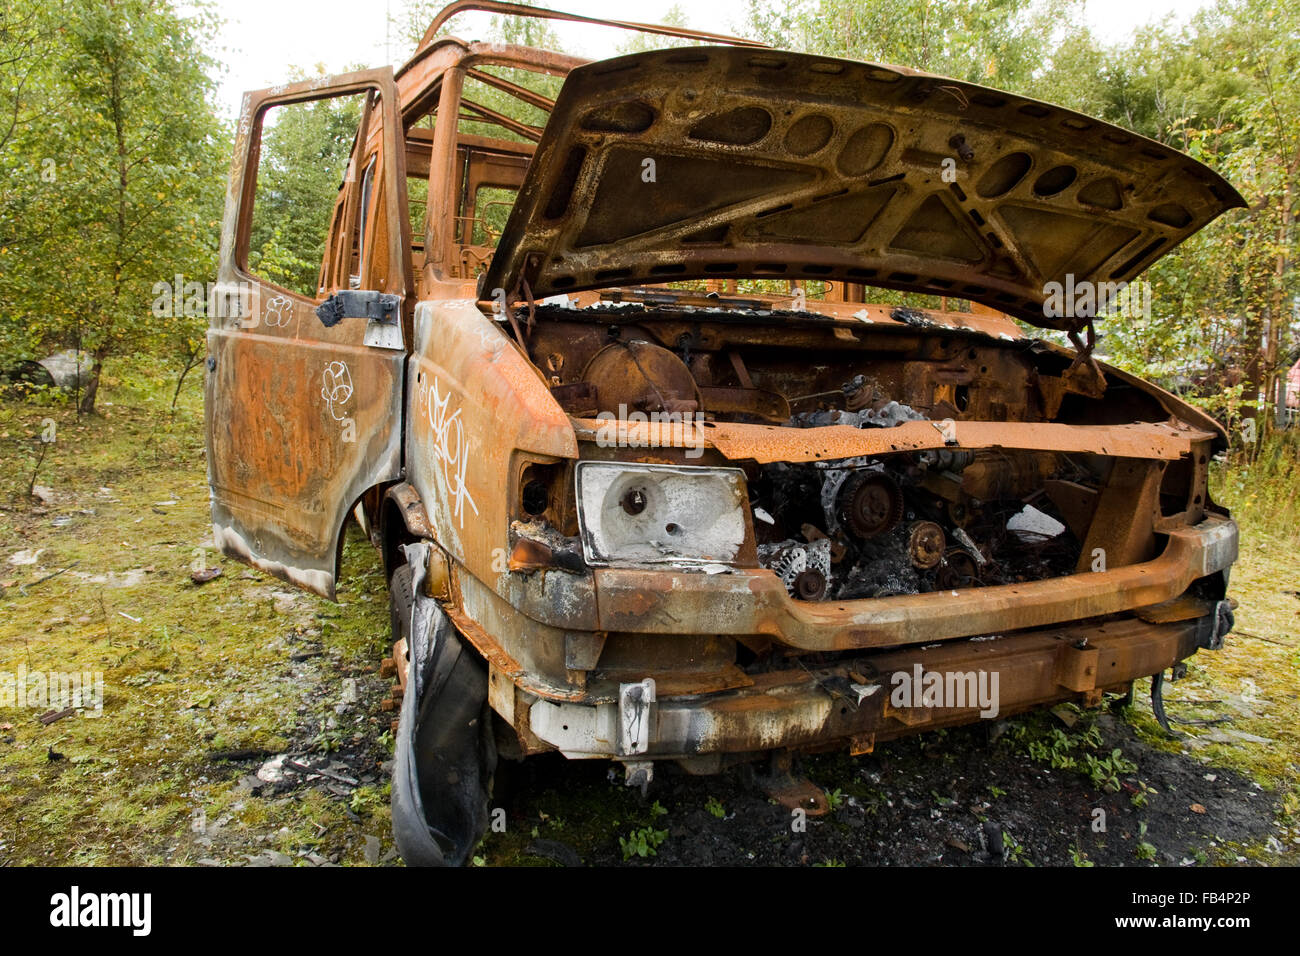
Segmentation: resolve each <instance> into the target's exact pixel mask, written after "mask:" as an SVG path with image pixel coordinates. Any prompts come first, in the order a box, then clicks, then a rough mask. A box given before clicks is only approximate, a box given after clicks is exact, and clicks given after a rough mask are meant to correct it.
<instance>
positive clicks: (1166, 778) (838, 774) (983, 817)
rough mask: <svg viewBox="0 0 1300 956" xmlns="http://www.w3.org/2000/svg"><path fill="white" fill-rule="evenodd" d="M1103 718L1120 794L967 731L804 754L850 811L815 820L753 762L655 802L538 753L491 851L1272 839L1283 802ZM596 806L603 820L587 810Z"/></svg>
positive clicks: (825, 855) (1086, 852)
mask: <svg viewBox="0 0 1300 956" xmlns="http://www.w3.org/2000/svg"><path fill="white" fill-rule="evenodd" d="M1034 719H1035V720H1036V721H1037V720H1041V719H1042V718H1041V717H1039V718H1034ZM1009 723H1011V722H1009ZM1098 725H1099V728H1100V730H1101V734H1102V739H1103V745H1104V747H1106V748H1108V749H1111V748H1116V747H1118V748H1120V749H1121V750H1122V751H1123V753H1124V754H1125V755H1126V756H1127V757H1128V758H1129V759H1130V760H1131V761H1132V762H1133V763H1135V764H1136V766H1137V770H1136V772H1135V773H1133V774H1132V775H1129V776H1126V777H1123V778H1121V779H1120V780H1119V785H1120V789H1119V791H1118V792H1113V791H1111V790H1108V789H1106V788H1102V787H1096V786H1093V785H1091V783H1090V781H1089V780H1088V779H1087V778H1085V777H1084V776H1082V775H1081V774H1079V773H1076V772H1073V771H1070V770H1059V769H1058V770H1053V769H1051V768H1050V767H1048V766H1046V765H1045V764H1044V763H1041V762H1039V761H1036V760H1034V759H1032V758H1029V757H1027V756H1025V755H1024V754H1023V753H1021V752H1020V751H1019V750H1018V748H1017V746H1016V745H1015V744H1014V743H1013V742H1011V741H1010V740H1009V738H1008V737H1007V735H1006V734H1002V735H999V736H998V737H997V739H991V738H992V737H994V736H995V734H994V733H990V728H985V727H970V728H961V729H957V730H951V731H948V732H946V733H942V734H928V735H924V736H921V737H917V738H912V739H909V740H902V741H896V742H893V743H889V744H885V745H882V746H881V747H879V748H878V749H877V751H876V752H875V753H874V754H871V755H869V756H864V757H860V758H852V757H848V756H839V755H836V756H829V755H828V756H818V757H812V758H809V759H807V760H805V761H804V763H803V770H804V772H805V773H806V775H807V776H808V777H809V778H810V779H812V780H813V781H814V782H816V783H818V784H820V785H821V786H823V787H826V788H828V789H829V790H830V791H831V792H832V794H833V802H834V803H835V804H836V805H837V806H836V809H835V810H833V811H832V812H831V813H830V814H829V815H827V816H825V817H822V818H814V817H809V818H807V819H806V821H802V822H803V823H804V824H805V825H804V826H803V827H802V828H801V827H800V825H799V824H800V821H798V820H797V819H796V818H795V817H794V816H793V815H792V812H791V811H790V810H787V809H785V808H784V807H781V806H778V805H776V804H775V803H773V802H772V801H770V800H769V799H768V798H767V797H766V796H765V795H764V794H763V793H762V792H761V791H759V790H757V789H756V788H755V787H754V786H752V784H751V783H750V778H751V777H752V774H751V773H750V772H748V771H746V770H743V769H733V770H731V771H729V772H727V773H724V774H722V775H720V776H718V777H714V778H696V777H689V776H687V775H685V774H682V773H680V772H674V771H673V769H672V768H664V769H662V770H660V771H659V776H658V777H657V778H656V780H655V781H654V783H653V784H652V785H651V787H650V790H649V793H648V795H647V796H646V797H644V798H642V797H641V796H640V794H639V793H637V792H635V791H627V790H626V788H623V787H622V786H621V784H620V783H619V782H618V781H613V780H610V779H609V774H608V768H607V767H606V766H604V765H595V764H591V763H585V762H570V763H566V762H564V761H562V760H559V759H540V760H534V761H529V762H526V763H524V764H523V765H522V766H521V767H519V768H518V769H516V770H515V772H514V780H513V786H512V787H511V790H512V793H513V798H510V799H506V800H504V801H503V804H504V808H505V809H506V811H507V815H506V821H507V822H506V826H507V831H506V833H504V834H492V835H490V836H489V837H488V839H487V840H486V841H485V843H484V846H483V860H484V862H489V863H492V862H524V863H527V862H536V863H540V864H547V863H553V862H558V861H557V858H556V854H555V853H554V852H553V848H552V847H550V846H549V843H551V842H558V843H560V844H562V845H564V846H566V847H568V848H569V849H570V850H571V851H572V852H573V853H574V854H576V855H577V856H578V857H579V858H581V860H582V861H583V862H584V863H586V864H589V865H621V864H623V863H624V862H625V860H624V853H623V850H622V847H621V845H620V843H619V837H620V836H621V837H623V838H624V839H627V838H628V837H629V836H630V835H631V834H632V833H633V832H634V831H636V830H639V829H642V828H647V827H648V828H650V829H651V830H659V831H666V836H665V837H664V838H663V839H662V842H661V843H659V844H658V846H657V849H656V852H655V853H654V855H653V856H649V855H647V856H646V857H640V856H635V855H634V856H633V857H632V859H631V860H630V861H629V862H631V863H632V864H634V865H644V864H648V863H653V864H655V865H692V866H719V865H721V866H737V865H754V864H757V865H764V866H782V865H810V864H811V865H837V864H867V865H888V866H915V865H945V866H998V865H1016V864H1020V865H1036V866H1070V865H1072V864H1073V865H1089V864H1098V865H1119V866H1123V865H1139V864H1144V863H1145V864H1148V865H1150V864H1158V865H1192V864H1195V863H1215V862H1221V863H1242V862H1245V861H1246V858H1245V857H1243V856H1241V855H1240V854H1238V852H1237V851H1236V849H1235V848H1236V847H1237V846H1238V845H1240V844H1246V843H1250V842H1252V841H1258V840H1263V839H1266V838H1267V837H1268V836H1269V835H1270V834H1272V833H1273V832H1274V818H1275V814H1276V811H1277V800H1276V799H1275V797H1274V796H1273V795H1270V794H1268V793H1265V792H1264V791H1263V790H1262V789H1261V788H1260V787H1259V785H1257V784H1254V783H1252V782H1250V781H1249V780H1247V779H1246V778H1244V777H1243V776H1241V775H1240V774H1237V773H1235V772H1233V771H1231V770H1228V769H1224V768H1213V767H1210V766H1208V765H1206V764H1204V763H1202V762H1201V761H1200V760H1198V759H1196V758H1195V757H1190V756H1185V755H1183V754H1171V753H1166V752H1164V751H1162V750H1159V749H1156V748H1153V747H1151V746H1150V745H1148V744H1147V743H1145V742H1144V741H1143V740H1142V739H1141V738H1140V737H1139V735H1138V733H1137V731H1135V729H1134V728H1133V727H1131V726H1130V725H1129V724H1127V723H1125V722H1124V721H1123V720H1122V719H1118V718H1116V717H1113V716H1110V715H1103V716H1101V717H1100V718H1098ZM1001 729H1003V730H1005V726H1003V727H1002V728H1001ZM594 806H601V807H603V812H602V816H601V819H600V820H599V822H595V821H590V820H586V819H583V818H582V817H581V814H583V813H584V812H585V811H586V809H587V808H590V807H594ZM1198 808H1199V809H1198ZM660 810H663V811H666V812H659V811H660ZM1098 811H1101V812H1102V814H1104V815H1099V814H1098ZM1202 811H1203V812H1202ZM575 812H576V814H577V816H575ZM557 821H558V823H557ZM1098 822H1100V825H1102V826H1104V828H1105V829H1104V830H1097V829H1094V824H1096V823H1098ZM593 823H594V825H593ZM512 830H513V831H515V832H514V834H513V835H512V833H511V831H512ZM534 834H536V835H534ZM538 840H542V841H543V844H542V847H541V848H540V850H539V848H538V847H537V846H535V845H534V844H536V843H537V841H538ZM548 851H549V852H548ZM1289 858H1290V859H1293V858H1294V857H1293V856H1292V857H1289ZM1283 859H1287V857H1279V858H1278V862H1282V861H1283Z"/></svg>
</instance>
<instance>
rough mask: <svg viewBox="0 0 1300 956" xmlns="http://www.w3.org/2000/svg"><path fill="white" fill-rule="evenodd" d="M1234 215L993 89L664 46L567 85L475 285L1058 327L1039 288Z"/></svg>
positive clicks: (1146, 149) (1083, 120) (1064, 322)
mask: <svg viewBox="0 0 1300 956" xmlns="http://www.w3.org/2000/svg"><path fill="white" fill-rule="evenodd" d="M1243 205H1245V203H1244V202H1243V201H1242V198H1241V196H1240V195H1239V194H1238V193H1237V191H1236V190H1235V189H1233V188H1232V186H1231V185H1229V184H1228V183H1227V182H1226V181H1225V180H1224V179H1223V178H1222V177H1220V176H1219V175H1218V174H1217V173H1215V172H1214V171H1213V170H1211V169H1209V168H1208V167H1206V166H1204V165H1202V164H1201V163H1198V162H1196V161H1195V160H1193V159H1191V158H1189V157H1187V156H1185V155H1184V154H1182V153H1179V152H1178V151H1176V150H1173V149H1170V148H1169V147H1167V146H1164V145H1161V144H1159V143H1156V142H1154V141H1152V140H1148V139H1146V138H1144V137H1141V136H1138V135H1136V134H1134V133H1130V132H1128V131H1126V130H1123V129H1120V128H1119V127H1116V126H1112V125H1110V124H1107V123H1103V122H1101V121H1099V120H1095V119H1091V118H1089V117H1086V116H1083V115H1080V114H1078V113H1074V112H1071V111H1068V110H1064V109H1061V108H1059V107H1055V106H1050V105H1047V104H1044V103H1040V102H1037V101H1034V100H1029V99H1025V98H1023V97H1018V96H1013V95H1011V94H1008V93H1003V92H1000V91H997V90H991V89H987V88H985V87H980V86H975V85H972V84H968V83H961V82H958V81H956V80H949V79H947V78H944V77H939V76H934V75H931V74H926V73H920V72H915V71H911V70H905V69H900V68H897V67H884V66H876V65H871V64H866V63H859V62H855V61H850V60H839V59H831V58H827V57H818V56H807V55H802V54H794V53H784V52H775V51H762V52H756V51H754V50H747V49H738V48H732V47H693V48H684V49H675V50H661V51H657V52H653V53H644V54H637V55H634V56H627V57H620V58H618V59H614V60H605V61H601V62H597V63H592V64H589V65H586V66H583V67H579V68H578V69H575V70H574V71H573V72H572V73H570V74H569V77H568V79H567V80H566V82H565V84H564V87H563V89H562V90H561V93H560V96H559V98H558V100H557V102H556V105H555V109H554V110H553V112H552V113H551V117H550V120H549V122H548V123H547V126H546V129H545V132H544V134H543V136H542V138H541V141H540V142H539V143H538V146H537V151H536V154H535V157H534V160H533V163H532V165H531V167H530V169H529V171H528V175H527V178H526V180H525V182H524V185H523V188H522V189H521V191H520V194H519V198H518V201H517V202H516V203H515V207H514V209H513V211H512V213H511V216H510V220H509V223H508V224H507V226H506V229H505V232H504V234H503V235H502V237H501V241H500V244H499V246H498V248H497V251H496V255H495V256H494V258H493V262H492V265H491V267H490V269H489V271H488V273H487V275H486V276H485V277H484V285H483V288H484V289H485V290H493V289H497V288H501V289H505V290H507V291H508V292H509V293H512V294H518V293H520V292H521V291H522V290H523V282H521V280H524V281H526V282H527V285H528V290H527V291H529V292H531V293H532V295H533V296H536V297H541V296H546V295H551V294H555V293H561V292H571V291H577V290H580V289H592V288H601V287H608V286H615V285H631V284H641V283H658V282H669V281H674V280H678V279H699V278H735V277H759V278H764V277H766V278H771V279H793V280H815V279H833V280H840V281H849V282H861V283H865V284H868V285H874V286H879V287H884V288H891V289H899V290H905V291H914V292H924V293H929V294H936V295H952V296H958V297H961V298H965V299H971V300H974V301H977V302H982V303H985V304H987V305H990V306H992V307H993V308H996V309H999V310H1001V311H1003V312H1006V313H1008V314H1011V315H1014V316H1016V317H1018V318H1021V319H1024V320H1026V321H1028V322H1031V323H1033V324H1035V325H1038V326H1042V327H1048V328H1074V327H1077V326H1079V325H1081V324H1083V323H1082V322H1081V321H1080V320H1077V319H1075V318H1072V317H1070V316H1068V315H1067V316H1065V317H1058V316H1052V315H1045V314H1044V300H1045V299H1047V298H1048V294H1049V292H1048V290H1045V286H1048V284H1049V283H1052V282H1059V283H1061V284H1062V286H1064V287H1066V290H1067V291H1066V295H1067V296H1068V295H1069V291H1068V290H1069V288H1071V287H1078V285H1079V283H1081V282H1084V281H1088V282H1092V283H1097V284H1100V283H1109V284H1118V283H1123V282H1128V281H1130V280H1132V279H1133V278H1134V277H1135V276H1137V275H1138V274H1139V273H1140V272H1142V270H1144V269H1145V268H1146V267H1147V266H1149V265H1150V264H1151V263H1152V262H1154V261H1155V260H1156V259H1158V258H1160V257H1161V256H1162V255H1164V254H1165V253H1167V252H1168V251H1169V250H1170V249H1172V248H1173V247H1174V246H1176V245H1178V244H1179V243H1180V242H1182V241H1183V240H1184V239H1186V238H1187V237H1188V236H1190V235H1192V234H1193V233H1194V232H1196V231H1197V230H1199V229H1201V228H1202V227H1203V226H1205V225H1206V224H1207V223H1209V222H1211V221H1212V220H1213V219H1214V218H1215V217H1216V216H1218V215H1219V214H1220V213H1222V212H1224V211H1225V210H1228V209H1231V208H1233V207H1236V206H1243ZM1067 276H1068V277H1072V278H1067ZM1102 288H1104V287H1102Z"/></svg>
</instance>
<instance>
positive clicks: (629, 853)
mask: <svg viewBox="0 0 1300 956" xmlns="http://www.w3.org/2000/svg"><path fill="white" fill-rule="evenodd" d="M666 839H668V831H667V830H656V829H655V828H654V827H639V828H638V829H636V830H633V831H632V832H631V833H630V834H628V835H627V836H626V837H619V838H618V845H619V849H621V850H622V851H623V859H624V860H630V859H632V857H634V856H637V857H641V858H645V857H648V856H657V855H658V851H659V846H660V845H661V844H662V843H663V842H664V840H666Z"/></svg>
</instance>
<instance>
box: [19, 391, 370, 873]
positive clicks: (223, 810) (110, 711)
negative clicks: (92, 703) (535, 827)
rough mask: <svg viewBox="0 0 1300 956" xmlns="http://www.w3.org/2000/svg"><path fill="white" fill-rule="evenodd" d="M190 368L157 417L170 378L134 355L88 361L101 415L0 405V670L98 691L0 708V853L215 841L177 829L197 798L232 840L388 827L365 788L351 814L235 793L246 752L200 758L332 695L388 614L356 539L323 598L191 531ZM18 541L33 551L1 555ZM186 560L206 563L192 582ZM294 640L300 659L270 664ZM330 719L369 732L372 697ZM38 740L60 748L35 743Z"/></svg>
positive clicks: (201, 519) (195, 402)
mask: <svg viewBox="0 0 1300 956" xmlns="http://www.w3.org/2000/svg"><path fill="white" fill-rule="evenodd" d="M200 383H201V379H198V378H195V379H194V381H193V382H191V383H187V386H186V389H185V391H184V392H183V393H182V396H181V401H180V403H179V407H178V408H177V410H176V412H175V413H174V414H172V413H171V412H170V411H169V409H168V405H169V403H170V400H171V388H172V387H173V386H172V383H171V382H169V381H168V380H167V378H166V376H165V375H163V374H155V373H152V372H151V370H149V369H144V370H133V371H132V372H131V374H130V375H123V376H122V377H120V378H116V379H114V378H110V379H108V381H106V382H105V386H104V391H103V392H102V393H101V394H102V398H103V404H102V412H103V414H102V415H100V416H92V417H88V418H82V419H78V418H77V417H76V415H75V414H74V413H73V412H72V411H71V410H70V409H68V408H67V407H66V406H59V405H51V404H48V403H47V402H43V401H41V400H40V399H37V400H35V401H27V402H16V401H13V400H6V401H0V454H2V461H3V466H2V467H0V509H2V510H0V542H2V543H3V544H2V545H0V588H2V589H3V590H0V672H9V673H14V672H16V670H17V669H18V667H19V666H20V665H25V666H26V667H27V669H28V671H65V672H66V671H76V672H79V671H83V670H87V671H98V672H102V673H103V675H104V688H105V694H104V698H105V699H104V706H103V713H102V716H99V717H97V718H92V717H71V718H67V719H64V720H61V721H59V722H57V723H54V724H52V725H50V726H49V727H42V726H41V725H40V724H39V723H38V722H36V720H35V719H34V718H35V716H36V714H35V713H33V712H32V711H30V710H25V709H24V710H18V709H15V708H10V709H7V710H0V725H3V724H9V725H11V729H9V730H5V731H0V740H2V739H3V738H5V737H13V738H14V739H13V742H12V743H3V742H0V844H7V849H4V850H0V860H6V861H8V862H12V863H96V864H155V863H160V862H168V861H171V862H186V861H192V860H195V859H198V858H201V857H205V856H218V857H219V856H221V853H220V851H221V849H222V847H223V841H222V840H220V839H217V840H215V841H214V842H215V845H214V846H207V845H204V844H200V843H198V842H196V838H197V837H199V836H200V834H199V833H198V832H195V830H194V829H193V828H192V827H191V825H190V824H191V820H192V816H193V814H194V813H195V812H196V811H201V812H202V813H203V814H204V815H205V817H206V819H207V820H208V821H216V820H218V819H220V818H223V817H229V818H230V819H229V820H228V822H227V824H226V826H225V829H226V831H227V832H228V833H229V834H231V835H232V837H231V841H230V842H231V844H232V845H231V847H230V848H229V850H230V852H231V853H237V852H238V851H239V849H240V846H239V844H240V843H241V842H246V843H248V844H249V846H248V847H246V848H245V849H246V851H247V852H249V853H253V852H257V850H258V849H260V848H262V847H263V846H266V845H275V846H277V847H279V848H282V849H284V851H285V852H290V853H293V852H296V851H298V850H301V849H318V848H320V847H322V846H328V847H330V848H331V849H332V850H333V851H334V852H338V853H339V854H340V858H341V859H342V860H343V861H344V862H348V861H359V860H360V858H361V848H362V846H363V841H362V836H363V835H364V834H372V835H375V836H379V837H381V839H383V840H385V841H389V840H390V837H389V835H388V834H389V824H388V819H387V815H388V808H387V802H386V793H387V791H386V790H385V791H383V794H382V799H381V795H380V794H378V793H372V792H366V793H364V794H362V795H361V796H360V797H357V798H356V800H357V801H359V802H360V807H359V809H361V810H364V812H363V813H356V814H355V815H356V816H357V817H359V822H358V821H357V820H354V819H352V818H351V817H349V815H348V811H349V804H348V801H347V800H344V799H334V798H332V797H330V796H328V795H324V794H320V793H318V792H315V791H312V792H310V793H308V794H306V795H305V796H304V797H301V798H299V797H296V796H295V797H294V798H293V799H286V798H284V797H281V798H270V799H262V798H254V797H252V796H251V795H249V794H247V793H246V792H238V791H237V789H236V783H237V781H238V779H239V778H240V777H241V776H242V775H245V774H248V773H251V772H252V771H253V770H255V769H256V766H257V764H256V763H253V764H251V765H250V764H241V765H230V764H221V763H214V762H213V761H212V760H211V759H210V755H211V754H212V753H214V752H216V751H223V750H244V749H248V750H265V751H270V752H280V751H283V750H284V749H285V748H286V747H287V746H288V744H289V742H290V739H291V738H293V737H294V736H295V735H296V734H297V733H299V731H300V729H301V728H302V727H303V725H304V720H305V719H308V718H315V717H316V715H317V714H318V713H319V712H320V711H321V709H322V707H325V708H330V709H329V713H331V714H332V713H333V711H332V705H333V704H334V703H336V702H337V701H338V698H339V694H340V689H341V681H342V679H343V677H344V676H347V675H351V674H360V673H364V672H365V670H366V669H367V668H370V667H372V666H374V665H377V663H378V661H379V659H380V657H381V656H382V654H383V653H384V651H385V647H386V642H387V640H388V625H387V607H386V594H385V589H384V586H383V579H382V574H381V571H380V568H379V566H378V562H377V558H376V556H375V555H374V554H373V551H372V549H371V548H370V547H369V545H368V544H367V543H366V542H364V541H362V540H361V539H360V536H358V535H354V536H353V537H352V538H350V539H349V541H348V543H347V545H346V551H345V563H346V564H347V565H348V568H349V571H350V577H349V580H348V582H347V583H346V584H345V585H344V586H343V587H342V588H341V590H340V603H339V605H338V606H335V605H332V604H330V603H329V602H326V601H322V600H320V599H317V598H315V597H313V596H311V595H308V594H304V593H302V592H298V591H296V590H295V589H293V588H292V587H290V586H288V585H285V584H282V583H281V582H279V581H276V580H274V579H272V578H269V577H267V576H265V575H263V574H260V573H257V572H254V571H251V570H248V569H246V568H244V567H243V566H242V565H240V564H237V563H234V562H231V561H226V560H225V559H224V558H222V557H221V556H220V555H219V553H218V552H216V551H215V550H214V549H213V548H212V544H211V540H210V525H209V523H208V514H207V500H208V490H207V479H206V474H205V463H204V450H203V441H202V434H203V431H202V393H201V391H200ZM51 421H52V422H53V424H54V429H55V440H54V442H53V443H51V444H49V445H48V447H47V448H46V454H45V456H44V460H43V461H41V464H40V470H39V472H38V473H37V475H36V484H38V485H42V486H45V487H48V488H50V489H52V491H53V493H54V496H55V497H54V500H53V502H52V503H51V504H50V505H48V506H44V507H42V506H40V505H39V503H38V502H35V501H33V500H32V499H30V498H28V497H27V487H28V485H29V483H30V481H31V478H32V468H33V467H34V466H35V463H36V461H37V459H38V457H39V437H40V434H41V432H42V431H46V432H47V433H48V428H49V424H50V422H51ZM67 519H70V520H67ZM56 522H57V523H58V524H56ZM60 524H61V525H62V526H59V525H60ZM20 551H27V552H39V556H38V557H37V559H36V561H35V563H34V564H23V565H15V564H11V563H10V559H11V558H12V557H13V556H14V554H15V553H16V552H20ZM196 563H198V564H201V565H207V566H220V567H221V569H222V574H221V576H219V577H217V578H216V579H215V580H213V581H211V582H209V583H207V584H204V585H201V586H199V585H195V584H194V583H193V582H191V580H190V569H191V566H193V565H195V564H196ZM60 571H61V572H62V573H58V574H57V575H56V576H54V577H49V578H48V579H46V580H44V581H42V580H41V578H45V577H46V576H47V575H50V574H52V573H54V572H60ZM305 642H311V643H312V644H313V645H319V647H320V649H321V651H322V654H321V656H319V657H316V658H313V659H310V660H307V661H304V662H302V663H299V664H292V665H291V663H290V661H289V655H290V654H291V653H292V652H293V651H294V650H295V649H299V648H301V647H302V646H303V645H304V643H305ZM337 722H338V724H339V728H338V730H337V731H332V732H331V733H332V734H334V736H335V737H337V739H338V741H339V742H351V741H362V740H374V739H377V737H378V735H379V734H380V733H381V732H383V731H385V730H387V727H388V722H389V715H387V714H381V713H380V712H379V710H378V701H377V700H364V699H363V700H362V702H361V704H359V705H357V706H356V707H354V708H353V709H352V710H351V711H350V712H349V713H348V714H346V715H344V716H339V717H337ZM51 749H52V750H53V751H54V752H55V753H58V754H62V756H63V759H61V760H56V761H51V760H50V759H49V758H48V754H49V752H50V750H51ZM380 776H381V778H382V775H380ZM259 839H260V840H261V842H256V841H259ZM268 841H270V842H268Z"/></svg>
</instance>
